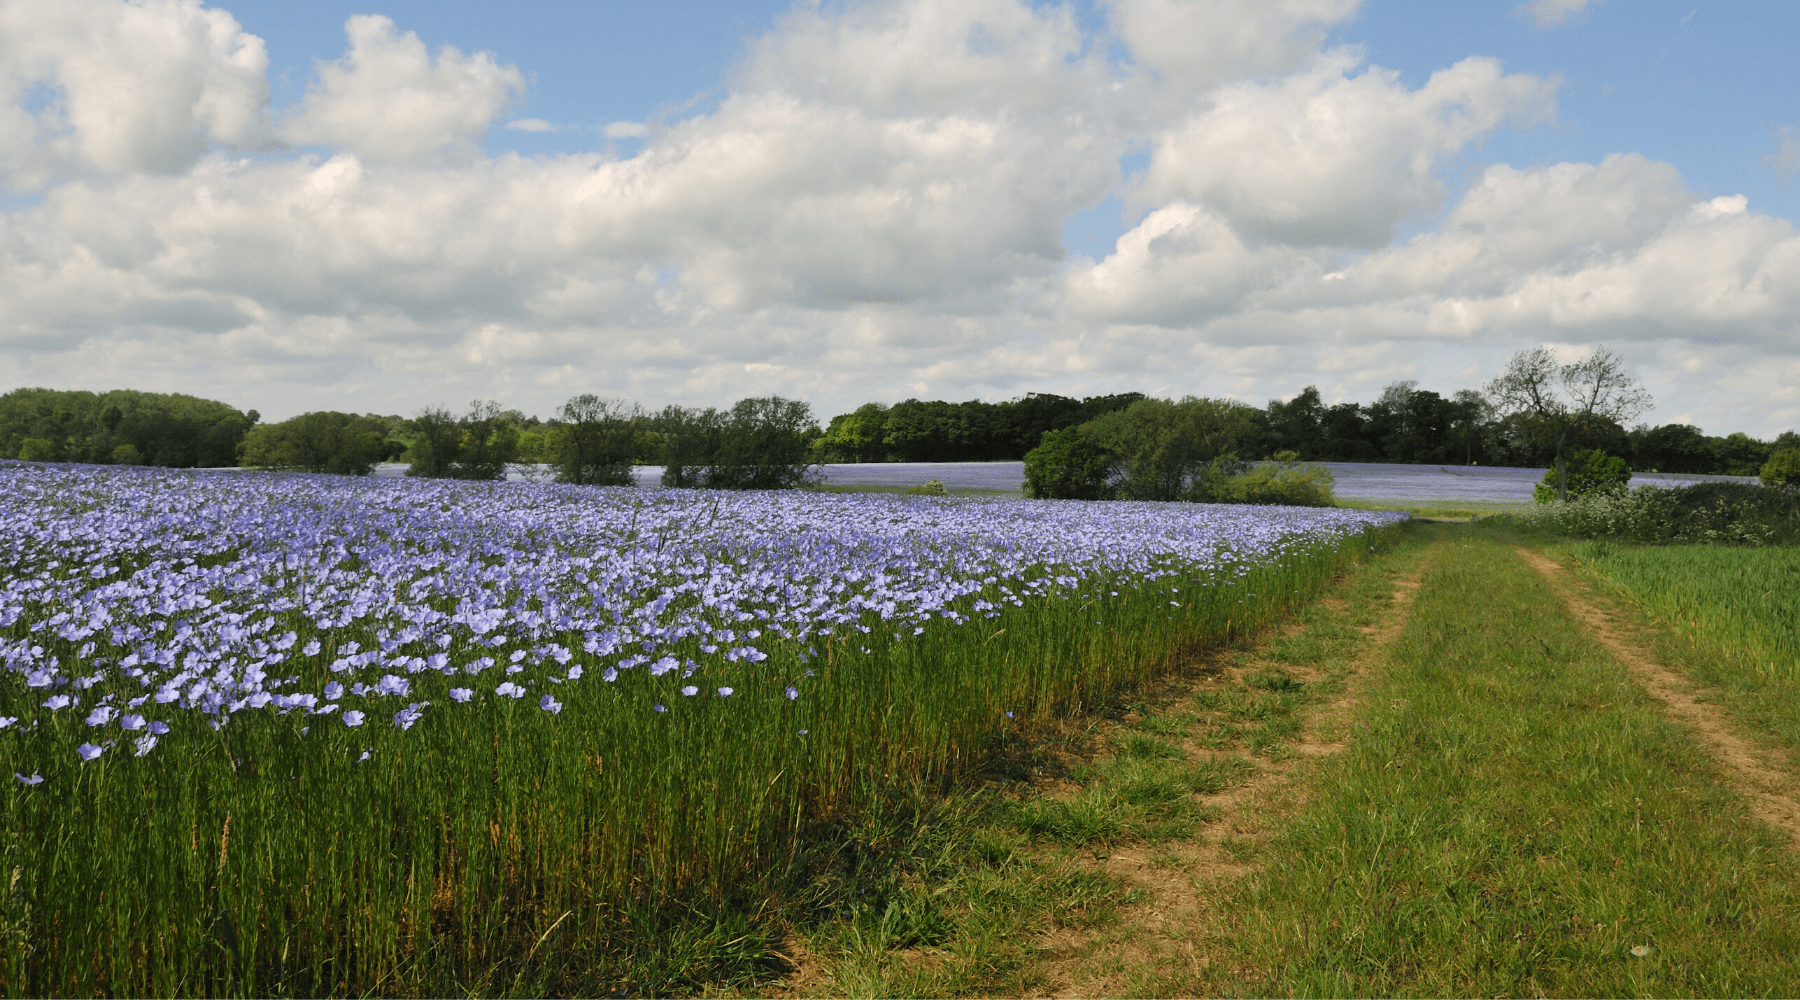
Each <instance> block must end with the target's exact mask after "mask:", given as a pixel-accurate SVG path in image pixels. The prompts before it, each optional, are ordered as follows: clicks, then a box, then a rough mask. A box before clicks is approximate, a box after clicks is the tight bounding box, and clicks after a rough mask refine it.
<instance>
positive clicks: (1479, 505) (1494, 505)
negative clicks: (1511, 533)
mask: <svg viewBox="0 0 1800 1000" xmlns="http://www.w3.org/2000/svg"><path fill="white" fill-rule="evenodd" d="M1337 506H1339V507H1344V508H1348V509H1350V510H1401V511H1405V512H1406V513H1408V514H1411V515H1412V516H1414V517H1419V518H1428V519H1430V520H1434V521H1473V520H1475V519H1477V518H1483V517H1492V516H1493V515H1495V514H1507V513H1514V512H1517V511H1519V510H1521V509H1527V508H1529V507H1530V506H1531V504H1529V503H1512V502H1508V501H1503V500H1491V501H1489V500H1457V501H1444V500H1426V499H1417V498H1410V499H1409V498H1405V497H1397V498H1394V499H1391V500H1363V499H1356V498H1345V497H1339V498H1338V499H1337Z"/></svg>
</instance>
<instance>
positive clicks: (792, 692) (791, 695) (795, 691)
mask: <svg viewBox="0 0 1800 1000" xmlns="http://www.w3.org/2000/svg"><path fill="white" fill-rule="evenodd" d="M787 696H788V700H789V701H793V700H794V699H795V698H798V697H800V689H799V688H797V687H789V688H788V689H787Z"/></svg>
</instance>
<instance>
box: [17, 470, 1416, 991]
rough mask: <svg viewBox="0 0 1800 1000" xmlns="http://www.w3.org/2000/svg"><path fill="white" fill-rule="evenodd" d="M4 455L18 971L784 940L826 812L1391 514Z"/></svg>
mask: <svg viewBox="0 0 1800 1000" xmlns="http://www.w3.org/2000/svg"><path fill="white" fill-rule="evenodd" d="M0 476H4V477H5V480H6V481H5V484H4V488H3V489H0V531H3V532H4V533H5V534H6V536H7V537H8V538H9V541H10V543H11V544H10V545H9V546H8V548H7V549H6V550H5V554H4V562H3V563H0V573H3V576H0V579H3V580H4V585H5V589H4V590H3V591H0V594H4V600H5V603H4V604H3V605H0V655H4V657H5V659H6V660H7V664H8V668H9V669H8V670H6V671H5V672H4V673H0V715H4V717H6V718H7V719H8V720H9V721H8V723H7V724H6V725H5V726H4V727H0V773H12V772H16V773H18V774H19V775H21V778H20V779H18V780H14V781H11V782H9V783H8V784H7V785H5V786H4V788H5V791H4V792H0V829H4V830H6V831H8V836H7V837H6V838H3V839H0V865H3V866H4V868H3V870H5V871H9V872H13V873H14V876H13V878H12V880H11V881H10V882H7V883H0V885H3V886H4V889H3V890H0V891H3V892H4V893H5V895H4V896H3V897H0V906H3V907H4V910H3V912H4V914H5V916H6V919H7V920H8V921H9V924H8V928H9V935H8V936H7V937H6V938H5V939H4V940H0V981H4V982H5V983H6V984H7V985H8V987H9V988H10V989H11V991H12V992H16V993H20V994H24V995H52V994H54V995H72V994H82V995H90V994H97V993H98V994H132V995H151V994H156V995H200V994H221V993H223V994H263V993H276V994H284V995H285V994H302V993H305V994H319V993H332V994H369V993H384V994H390V993H407V994H437V995H444V994H446V993H448V992H450V991H452V989H453V988H454V990H455V991H457V992H461V993H469V992H474V993H484V994H485V993H504V992H516V991H523V987H521V986H520V985H519V984H520V983H521V982H525V983H527V984H529V985H530V989H531V991H535V992H553V993H611V992H616V991H618V990H620V989H621V988H622V987H626V986H631V985H632V984H631V983H630V982H628V981H622V980H623V976H622V975H621V970H620V966H619V964H618V963H619V961H620V956H621V955H622V954H625V953H627V952H629V951H630V949H632V948H633V947H645V946H647V945H648V944H656V943H659V942H660V940H661V939H662V938H663V937H665V936H666V935H665V931H666V929H667V928H668V927H669V926H670V920H669V919H668V918H669V917H670V915H671V914H680V913H700V914H720V915H721V916H720V924H719V926H720V927H722V928H723V927H731V928H735V931H733V932H732V933H730V934H729V935H727V936H720V937H713V936H710V932H708V935H709V936H707V938H706V940H708V941H711V942H713V943H711V944H707V945H705V947H706V948H707V949H708V950H709V952H710V951H712V950H714V949H717V948H719V947H721V945H720V944H719V942H722V941H726V940H732V941H746V940H751V941H753V940H757V939H759V938H760V937H761V935H763V934H765V933H767V931H766V929H764V927H762V926H759V924H762V923H763V922H766V920H767V919H768V917H767V916H766V915H765V913H766V912H767V911H764V910H763V907H762V905H761V904H762V902H763V901H764V900H766V899H767V898H768V894H769V892H770V891H771V890H772V888H773V887H774V886H777V885H780V884H793V883H795V882H799V881H801V880H803V878H804V877H805V875H806V868H805V866H806V865H808V864H810V859H809V857H808V855H807V854H806V853H805V850H804V841H805V838H806V837H807V835H808V833H809V832H810V831H812V830H814V829H816V828H817V827H818V825H820V824H840V825H851V824H854V823H855V822H856V821H857V819H858V818H859V817H860V816H863V815H865V814H866V813H867V811H868V810H870V809H872V808H874V807H876V806H878V805H880V803H881V801H882V799H883V797H884V789H887V788H891V787H894V786H913V787H935V786H937V785H938V784H939V783H940V782H942V781H945V780H947V779H948V778H949V777H951V776H953V775H955V774H956V773H958V772H959V771H961V770H962V769H964V768H966V767H968V766H969V765H971V764H972V763H975V762H976V761H978V760H979V759H980V757H981V748H982V747H983V746H986V745H989V743H990V741H991V740H992V739H993V737H994V736H995V735H997V734H1000V733H1004V732H1005V731H1006V730H1007V729H1008V727H1010V726H1013V725H1025V724H1030V723H1032V722H1039V723H1041V722H1043V721H1046V720H1050V719H1054V718H1057V717H1060V716H1063V715H1066V714H1070V713H1077V712H1081V711H1083V710H1084V709H1085V708H1086V707H1087V706H1091V705H1093V704H1095V703H1096V702H1099V701H1104V700H1105V699H1107V698H1110V697H1111V696H1112V693H1113V692H1114V691H1116V690H1118V689H1120V688H1122V687H1125V686H1129V685H1132V684H1136V683H1141V682H1142V681H1143V680H1144V679H1146V678H1148V677H1150V676H1153V675H1155V674H1158V673H1160V672H1163V671H1166V670H1169V669H1171V668H1174V667H1176V666H1178V665H1179V664H1180V663H1181V662H1184V660H1183V658H1184V657H1185V655H1186V654H1185V653H1184V652H1182V651H1184V650H1190V649H1192V648H1194V647H1195V646H1198V645H1203V644H1206V643H1209V642H1213V641H1217V640H1218V639H1219V638H1220V637H1222V636H1224V635H1226V634H1227V632H1228V630H1229V629H1231V628H1236V629H1238V630H1240V631H1241V630H1244V629H1247V628H1256V627H1258V626H1259V625H1260V624H1263V623H1267V622H1270V621H1273V620H1276V619H1278V618H1279V617H1280V616H1281V615H1282V614H1284V613H1285V612H1286V611H1287V610H1288V609H1289V608H1290V607H1291V606H1292V605H1293V604H1294V603H1296V602H1298V601H1300V600H1302V599H1304V596H1305V595H1310V594H1313V593H1316V592H1317V590H1318V588H1319V587H1320V586H1322V585H1323V584H1324V583H1325V582H1326V581H1328V580H1330V579H1331V578H1332V577H1333V576H1334V575H1336V574H1337V573H1338V572H1339V570H1340V568H1341V567H1343V566H1345V565H1347V564H1349V563H1350V562H1352V561H1354V560H1356V559H1358V558H1364V557H1366V553H1367V552H1368V551H1369V544H1370V541H1371V539H1370V538H1369V537H1368V535H1367V534H1365V532H1367V531H1369V530H1371V529H1378V528H1379V527H1380V526H1382V525H1384V524H1387V523H1391V522H1392V521H1393V518H1392V517H1389V516H1382V515H1368V514H1351V513H1348V512H1343V511H1304V512H1303V511H1288V512H1270V513H1267V514H1256V515H1251V514H1247V513H1244V512H1234V511H1220V510H1216V509H1214V510H1202V509H1198V508H1192V507H1172V506H1167V505H1121V506H1119V507H1114V508H1109V509H1106V510H1099V509H1096V508H1095V507H1093V506H1092V505H1084V504H1061V505H1054V506H1047V505H1045V504H1041V503H1031V504H1026V503H1019V502H1012V503H996V502H964V501H954V500H933V501H921V500H917V499H912V498H904V497H895V496H891V495H879V494H852V495H831V494H814V493H807V492H801V491H786V492H764V493H757V494H745V495H737V496H718V495H714V496H707V497H701V496H695V495H694V494H691V493H687V494H684V493H679V492H673V491H671V492H667V493H659V494H656V495H654V496H653V497H650V498H646V497H645V496H644V495H643V494H642V493H639V492H637V491H629V490H608V489H597V488H591V487H576V486H562V485H549V484H544V485H523V486H520V487H517V488H507V489H497V488H494V487H493V486H490V485H488V484H482V483H453V482H441V481H412V482H404V481H402V482H386V483H372V482H366V481H360V480H354V479H344V478H325V477H307V476H261V475H256V474H247V475H243V476H230V477H216V476H206V477H202V476H193V475H183V474H179V473H161V472H146V471H141V470H105V469H92V468H88V469H80V470H46V469H45V468H44V467H41V466H30V465H14V466H11V467H5V468H0ZM96 497H103V498H105V502H104V503H95V502H94V498H96ZM1095 622H1098V623H1100V627H1094V626H1093V625H1092V624H1091V623H1095ZM489 670H492V671H493V673H487V671H489ZM47 692H55V694H53V695H51V696H50V697H48V698H46V697H45V695H46V693H47ZM76 699H79V701H77V700H76ZM34 776H38V777H41V779H42V780H41V782H40V781H38V779H37V777H34ZM27 782H36V783H27ZM731 914H737V915H738V916H737V917H736V918H735V920H734V919H731V918H730V915H731ZM744 914H756V915H757V916H756V917H746V916H744ZM904 924H905V926H907V927H910V928H912V931H910V932H909V933H914V934H915V936H916V934H917V933H918V932H922V931H923V930H926V929H928V928H929V927H931V926H933V925H934V921H932V920H929V919H924V918H923V917H921V919H917V920H912V919H909V920H907V921H905V922H904ZM690 926H691V925H690ZM753 947H754V946H753ZM671 950H672V946H671ZM665 954H669V952H668V951H665ZM680 967H681V968H684V969H685V968H688V967H689V966H687V965H681V966H680ZM663 988H665V989H666V988H667V984H666V983H665V984H663ZM636 991H637V990H634V992H636Z"/></svg>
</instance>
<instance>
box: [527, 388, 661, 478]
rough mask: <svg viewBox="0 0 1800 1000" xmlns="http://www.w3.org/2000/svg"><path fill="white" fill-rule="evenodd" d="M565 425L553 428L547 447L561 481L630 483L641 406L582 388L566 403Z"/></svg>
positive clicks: (564, 412) (563, 422) (563, 406)
mask: <svg viewBox="0 0 1800 1000" xmlns="http://www.w3.org/2000/svg"><path fill="white" fill-rule="evenodd" d="M557 415H558V416H559V417H560V418H561V419H562V425H561V426H559V427H557V428H556V429H555V430H554V431H552V432H551V435H550V437H549V442H550V444H549V450H550V452H551V455H552V461H554V462H555V464H556V467H557V473H556V478H557V481H558V482H563V483H579V484H581V485H584V486H630V485H632V483H633V482H634V480H633V479H632V475H631V465H632V461H633V459H634V458H635V457H636V454H637V431H638V425H639V424H641V423H642V422H643V411H642V410H640V409H639V408H638V407H637V406H635V405H632V404H628V403H626V402H624V401H623V400H615V399H602V398H600V397H599V396H596V395H594V394H593V393H591V392H586V393H582V394H581V395H579V396H576V397H574V398H573V399H570V400H569V401H568V402H566V403H564V404H563V405H562V409H561V410H560V411H559V412H558V414H557Z"/></svg>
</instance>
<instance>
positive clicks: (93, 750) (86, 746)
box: [75, 743, 106, 763]
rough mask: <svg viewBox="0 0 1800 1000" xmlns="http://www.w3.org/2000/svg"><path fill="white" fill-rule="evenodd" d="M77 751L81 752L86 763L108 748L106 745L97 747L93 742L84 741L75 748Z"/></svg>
mask: <svg viewBox="0 0 1800 1000" xmlns="http://www.w3.org/2000/svg"><path fill="white" fill-rule="evenodd" d="M75 752H76V753H77V754H80V755H81V760H82V762H83V763H86V762H87V761H90V760H93V759H94V758H95V757H98V756H100V755H101V754H103V753H105V752H106V748H105V747H97V746H95V745H93V744H92V743H83V744H82V745H80V746H78V747H76V748H75Z"/></svg>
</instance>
